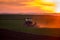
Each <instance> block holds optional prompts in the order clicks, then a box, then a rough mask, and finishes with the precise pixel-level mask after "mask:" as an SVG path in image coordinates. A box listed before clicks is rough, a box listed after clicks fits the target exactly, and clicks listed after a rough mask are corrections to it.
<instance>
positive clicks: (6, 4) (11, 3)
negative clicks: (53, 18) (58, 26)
mask: <svg viewBox="0 0 60 40" xmlns="http://www.w3.org/2000/svg"><path fill="white" fill-rule="evenodd" d="M0 13H10V14H11V13H15V14H16V13H23V14H28V13H31V14H36V13H38V14H40V13H60V1H59V0H57V1H56V0H55V1H54V0H0Z"/></svg>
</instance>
